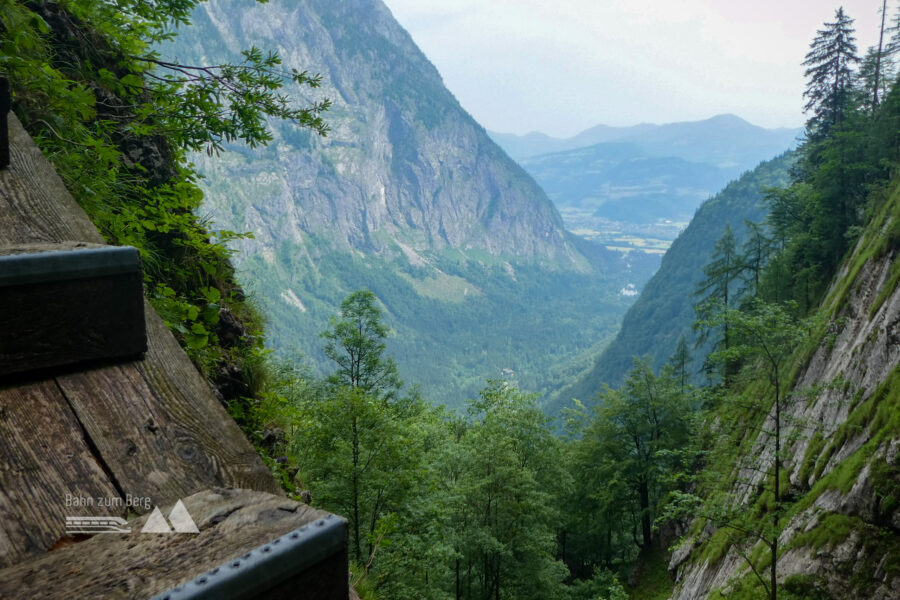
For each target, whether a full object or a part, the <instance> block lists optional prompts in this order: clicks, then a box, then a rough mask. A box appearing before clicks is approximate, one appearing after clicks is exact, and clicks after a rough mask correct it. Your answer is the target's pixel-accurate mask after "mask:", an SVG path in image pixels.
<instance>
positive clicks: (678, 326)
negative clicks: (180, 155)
mask: <svg viewBox="0 0 900 600" xmlns="http://www.w3.org/2000/svg"><path fill="white" fill-rule="evenodd" d="M792 160H793V153H792V152H789V153H785V154H782V155H781V156H778V157H776V158H775V159H773V160H770V161H766V162H763V163H761V164H760V165H759V166H757V167H756V168H755V169H753V170H752V171H750V172H748V173H746V174H745V175H744V176H743V177H741V178H740V179H738V180H737V181H734V182H732V183H730V184H728V186H727V187H725V189H724V190H722V191H721V192H720V193H718V194H716V195H715V196H714V197H712V198H710V199H709V200H708V201H706V202H704V203H703V205H702V206H701V207H700V209H699V210H698V211H697V215H696V216H695V217H694V219H693V220H692V221H691V223H690V225H688V227H687V229H685V230H684V231H683V232H682V233H681V235H679V236H678V239H676V240H675V242H674V243H673V244H672V247H671V248H669V250H668V252H666V254H665V256H664V257H663V260H662V264H661V265H660V268H659V270H658V271H657V272H656V274H655V275H653V277H652V278H651V279H650V281H649V282H647V285H646V286H644V289H643V290H642V291H641V294H640V296H639V297H638V299H637V301H636V302H635V303H634V305H633V306H632V307H631V308H629V309H628V312H627V313H626V314H625V318H624V319H623V321H622V328H621V329H620V330H619V333H618V334H617V335H616V337H615V339H614V340H613V342H612V343H611V344H610V345H609V346H607V347H606V348H605V349H604V351H603V352H602V353H601V354H600V356H599V357H598V358H597V361H596V364H595V365H594V367H593V369H592V370H591V371H590V372H589V373H588V374H587V375H586V376H585V377H583V378H582V379H581V380H580V381H577V382H576V383H574V384H573V385H571V386H569V387H568V388H566V389H563V390H562V391H561V392H560V393H559V394H558V395H557V396H556V398H555V399H554V400H553V401H552V402H551V410H553V411H558V410H559V408H560V407H562V406H564V405H565V404H566V403H568V402H569V401H570V400H571V399H572V398H578V399H580V400H583V401H590V400H592V399H593V397H594V395H595V394H596V393H597V392H598V391H599V390H600V388H601V386H602V384H603V383H606V384H609V385H610V386H613V387H617V386H618V385H620V384H621V383H622V381H623V379H624V376H625V373H626V372H627V371H628V370H629V369H630V368H631V365H632V357H633V356H643V355H646V354H650V355H652V357H653V359H654V364H655V365H656V366H657V367H658V366H660V365H661V364H663V363H665V362H666V360H668V358H669V357H670V356H671V355H672V353H674V351H675V346H676V345H677V343H678V339H679V338H680V337H681V336H682V335H685V336H686V337H687V339H688V340H689V341H693V333H692V329H691V325H692V323H693V321H694V311H693V303H694V300H695V298H694V296H693V292H694V289H695V287H696V285H697V283H698V282H699V281H700V280H701V279H702V278H703V271H702V269H703V267H704V266H705V265H706V264H707V263H708V262H709V260H710V256H711V255H712V252H713V246H714V245H715V243H716V240H718V239H719V237H721V235H722V233H723V231H724V230H725V226H726V225H731V228H732V229H733V230H734V233H735V237H736V238H737V241H738V244H739V245H740V244H742V243H743V241H744V239H745V238H746V231H747V228H746V226H745V224H744V222H745V220H749V221H754V222H759V221H761V220H763V219H764V218H765V216H766V214H767V208H766V206H765V204H764V201H763V189H764V188H765V187H773V186H779V185H784V184H786V183H787V181H788V170H789V168H790V165H791V163H792ZM695 354H696V356H697V358H698V359H697V360H695V362H694V365H693V367H694V369H695V370H698V369H699V368H700V362H701V361H700V360H699V356H700V355H702V354H705V352H702V351H696V352H695Z"/></svg>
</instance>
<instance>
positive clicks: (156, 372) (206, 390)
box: [57, 306, 278, 504]
mask: <svg viewBox="0 0 900 600" xmlns="http://www.w3.org/2000/svg"><path fill="white" fill-rule="evenodd" d="M146 317H147V324H148V334H149V335H148V339H149V349H148V352H147V354H146V357H145V359H144V360H143V361H135V362H132V363H126V364H122V365H115V366H109V367H103V368H98V369H91V370H88V371H82V372H78V373H73V374H71V375H62V376H59V377H58V378H57V380H58V382H59V386H60V388H61V389H62V391H63V393H64V394H65V396H66V398H67V399H68V400H69V402H70V403H71V405H72V407H73V409H74V410H75V414H76V415H77V416H78V418H79V420H80V421H81V423H82V424H83V426H84V428H85V430H87V432H88V434H89V435H90V437H91V439H92V440H94V444H95V445H96V447H97V450H98V451H99V453H100V456H102V458H103V461H104V462H105V463H106V465H108V467H109V469H110V471H111V472H112V473H113V474H114V476H115V478H116V481H117V482H118V483H119V486H120V487H121V488H122V490H124V491H125V492H127V493H132V494H137V495H141V496H150V497H151V498H153V501H154V502H156V503H158V504H161V503H167V502H174V501H176V500H177V499H178V498H182V497H184V496H187V495H189V494H192V493H194V492H197V491H199V490H202V489H206V488H210V487H216V486H225V487H245V488H251V489H257V490H261V491H268V492H273V493H276V492H277V491H278V487H277V485H276V483H275V480H274V479H273V478H272V476H271V475H270V474H269V472H268V469H266V467H265V465H264V464H263V463H262V460H261V459H260V458H259V455H258V454H257V453H256V451H255V450H254V449H253V447H252V446H251V445H250V444H249V443H248V442H247V439H246V438H245V437H244V435H243V433H242V432H241V430H240V428H238V426H237V424H236V423H235V422H234V420H233V419H232V418H231V417H230V416H229V415H228V413H227V412H225V409H224V408H223V407H222V405H221V404H220V403H219V402H218V401H217V400H216V398H215V396H214V394H213V392H212V389H211V388H210V387H209V385H208V384H207V383H206V380H204V379H203V377H202V376H201V375H200V373H199V372H198V371H197V369H196V368H195V367H194V365H193V363H191V361H190V359H189V358H188V357H187V355H186V354H185V353H184V351H182V349H181V348H180V347H179V346H178V343H177V342H176V341H175V339H174V338H173V337H172V335H171V334H170V333H169V331H168V330H167V329H166V326H165V324H164V323H163V322H162V319H160V318H159V317H158V316H157V315H156V313H154V312H153V310H152V309H151V308H150V307H149V306H147V307H146Z"/></svg>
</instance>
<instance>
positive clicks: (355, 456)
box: [352, 415, 362, 562]
mask: <svg viewBox="0 0 900 600" xmlns="http://www.w3.org/2000/svg"><path fill="white" fill-rule="evenodd" d="M352 484H353V543H354V550H355V551H356V560H357V562H358V561H359V560H361V558H362V547H361V546H360V543H359V426H358V425H357V422H356V416H355V415H354V417H353V481H352Z"/></svg>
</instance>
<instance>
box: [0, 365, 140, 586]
mask: <svg viewBox="0 0 900 600" xmlns="http://www.w3.org/2000/svg"><path fill="white" fill-rule="evenodd" d="M0 457H2V463H0V565H2V566H8V565H11V564H15V563H17V562H19V561H21V560H23V559H24V558H27V557H29V556H33V555H36V554H42V553H44V552H46V551H47V550H49V549H50V548H51V547H52V546H53V545H54V544H55V543H56V542H57V540H59V539H60V538H62V537H64V535H65V517H66V516H77V515H87V516H90V515H93V514H95V513H93V512H92V510H93V509H91V508H88V507H77V506H66V497H67V495H69V496H71V497H72V498H91V499H96V498H119V497H120V496H119V492H118V491H117V490H116V488H115V486H114V485H113V483H112V482H111V480H110V479H109V478H108V477H107V476H106V474H105V473H104V471H103V469H102V467H101V466H100V465H99V464H98V463H97V461H96V460H95V459H94V456H93V454H92V453H91V450H90V448H89V447H88V445H87V443H86V442H85V439H84V437H83V435H82V433H81V428H80V427H79V425H78V422H77V421H76V419H75V416H74V415H73V414H72V411H71V409H70V407H69V405H68V403H67V402H66V400H65V398H64V397H63V395H62V393H61V392H60V390H59V388H58V387H57V386H56V383H55V382H53V381H52V380H51V381H43V382H39V383H31V384H25V385H20V386H18V387H14V388H7V389H0ZM124 512H125V511H124V508H119V509H103V512H102V514H110V515H113V516H124ZM0 596H3V594H0ZM9 597H12V596H9Z"/></svg>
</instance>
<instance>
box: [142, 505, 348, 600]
mask: <svg viewBox="0 0 900 600" xmlns="http://www.w3.org/2000/svg"><path fill="white" fill-rule="evenodd" d="M346 543H347V522H346V521H345V520H344V519H341V518H340V517H336V516H334V515H328V516H326V517H324V518H322V519H319V520H318V521H315V522H313V523H310V524H308V525H304V526H302V527H300V528H299V529H295V530H294V531H292V532H290V533H288V534H285V535H283V536H281V537H280V538H278V539H275V540H272V541H271V542H269V543H268V544H265V545H263V546H260V547H259V548H256V549H254V550H251V551H250V552H248V553H247V554H244V555H243V556H239V557H237V558H234V559H232V560H229V561H228V562H226V563H224V564H223V565H220V566H218V567H216V568H215V569H213V570H211V571H209V572H207V573H204V574H203V575H200V576H199V577H195V578H194V579H192V580H191V581H187V582H185V583H182V584H181V585H178V586H176V587H174V588H172V589H171V590H169V591H168V592H163V593H162V594H158V595H156V596H153V598H151V600H201V599H204V600H206V599H209V600H244V599H247V598H256V597H258V596H263V595H264V594H265V592H266V590H268V589H271V588H274V587H275V586H277V585H279V584H280V583H282V582H284V581H286V580H288V579H290V578H291V577H293V576H296V575H298V574H300V573H302V572H304V571H306V570H307V569H310V568H312V567H314V566H315V565H316V564H318V563H320V562H322V561H323V560H325V559H327V558H328V557H331V556H334V555H335V554H337V553H338V552H340V551H341V550H343V549H344V547H345V545H346Z"/></svg>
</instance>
